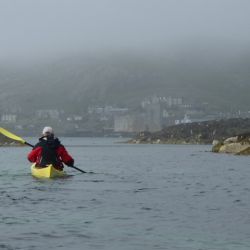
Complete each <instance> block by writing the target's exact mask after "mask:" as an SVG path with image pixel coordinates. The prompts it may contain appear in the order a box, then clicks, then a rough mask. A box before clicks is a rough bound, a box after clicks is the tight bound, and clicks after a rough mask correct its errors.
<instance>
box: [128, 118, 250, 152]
mask: <svg viewBox="0 0 250 250" xmlns="http://www.w3.org/2000/svg"><path fill="white" fill-rule="evenodd" d="M128 143H138V144H139V143H155V144H156V143H157V144H160V143H162V144H213V148H212V151H213V152H224V153H235V154H250V148H249V147H250V119H249V118H247V119H242V118H238V119H236V118H235V119H227V120H219V121H215V120H214V121H204V122H195V123H187V124H180V125H174V126H169V127H166V128H164V129H163V130H161V131H159V132H155V133H150V132H141V133H139V134H138V135H137V136H136V137H135V138H132V139H131V140H129V141H128Z"/></svg>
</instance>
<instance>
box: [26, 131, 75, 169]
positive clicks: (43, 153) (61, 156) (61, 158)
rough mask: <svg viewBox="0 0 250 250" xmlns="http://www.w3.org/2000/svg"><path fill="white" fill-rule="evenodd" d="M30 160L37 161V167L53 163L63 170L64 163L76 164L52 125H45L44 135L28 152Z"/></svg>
mask: <svg viewBox="0 0 250 250" xmlns="http://www.w3.org/2000/svg"><path fill="white" fill-rule="evenodd" d="M28 160H29V161H30V162H35V163H36V167H41V168H42V167H45V166H46V165H49V164H52V165H53V166H54V167H55V168H56V169H58V170H63V163H64V164H66V165H68V166H73V165H74V159H73V158H72V156H71V155H70V154H69V153H68V152H67V150H66V149H65V147H64V146H63V145H62V144H61V143H60V141H59V139H58V138H56V137H55V136H54V131H53V129H52V128H51V127H44V129H43V132H42V137H41V138H39V142H38V143H37V144H36V145H35V147H34V148H33V150H32V151H31V152H30V153H29V154H28Z"/></svg>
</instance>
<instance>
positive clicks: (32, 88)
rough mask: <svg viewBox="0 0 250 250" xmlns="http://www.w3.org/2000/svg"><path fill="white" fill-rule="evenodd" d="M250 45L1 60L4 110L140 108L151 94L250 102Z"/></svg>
mask: <svg viewBox="0 0 250 250" xmlns="http://www.w3.org/2000/svg"><path fill="white" fill-rule="evenodd" d="M249 51H250V50H248V49H245V50H239V51H238V52H237V53H235V52H233V51H231V52H228V51H223V50H220V49H217V50H216V49H207V50H205V49H204V48H203V49H199V48H196V49H194V48H192V49H190V48H189V49H186V50H182V51H180V52H173V53H169V52H168V53H167V52H165V51H163V52H161V53H155V54H154V53H151V54H150V53H148V54H147V53H145V54H139V53H138V54H133V53H124V54H123V53H113V54H108V53H107V54H101V55H94V54H92V55H91V54H86V53H85V54H73V55H70V56H65V57H61V58H57V59H53V60H50V61H43V62H36V63H26V64H24V65H20V64H19V65H14V64H11V63H9V64H7V63H4V62H2V63H1V64H0V88H1V93H0V104H1V109H2V110H11V109H22V110H25V111H27V112H28V111H32V110H36V109H41V108H57V109H64V110H66V111H71V112H72V111H74V112H82V111H84V110H85V109H86V108H87V107H88V106H90V105H105V104H106V105H116V106H120V107H130V108H134V107H137V106H138V105H139V104H140V102H141V101H142V100H143V99H144V98H145V97H148V96H152V95H159V96H181V97H183V98H184V100H186V101H187V102H189V103H195V102H200V103H202V102H206V103H208V104H209V105H210V106H211V107H212V108H214V109H217V110H224V111H225V110H237V109H244V110H247V109H248V108H249V106H250V99H249V91H250V72H249V68H250V53H249Z"/></svg>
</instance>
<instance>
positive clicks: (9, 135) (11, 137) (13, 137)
mask: <svg viewBox="0 0 250 250" xmlns="http://www.w3.org/2000/svg"><path fill="white" fill-rule="evenodd" d="M0 133H1V134H3V135H5V136H6V137H8V138H10V139H12V140H14V141H18V142H20V143H22V144H26V145H28V146H30V147H32V148H34V146H33V145H31V144H29V143H28V142H26V141H25V140H24V139H23V138H21V137H19V136H17V135H14V134H12V133H11V132H9V131H8V130H6V129H4V128H1V127H0Z"/></svg>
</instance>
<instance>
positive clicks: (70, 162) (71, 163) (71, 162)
mask: <svg viewBox="0 0 250 250" xmlns="http://www.w3.org/2000/svg"><path fill="white" fill-rule="evenodd" d="M66 165H67V166H69V167H73V166H74V160H72V161H69V162H67V163H66Z"/></svg>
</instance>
